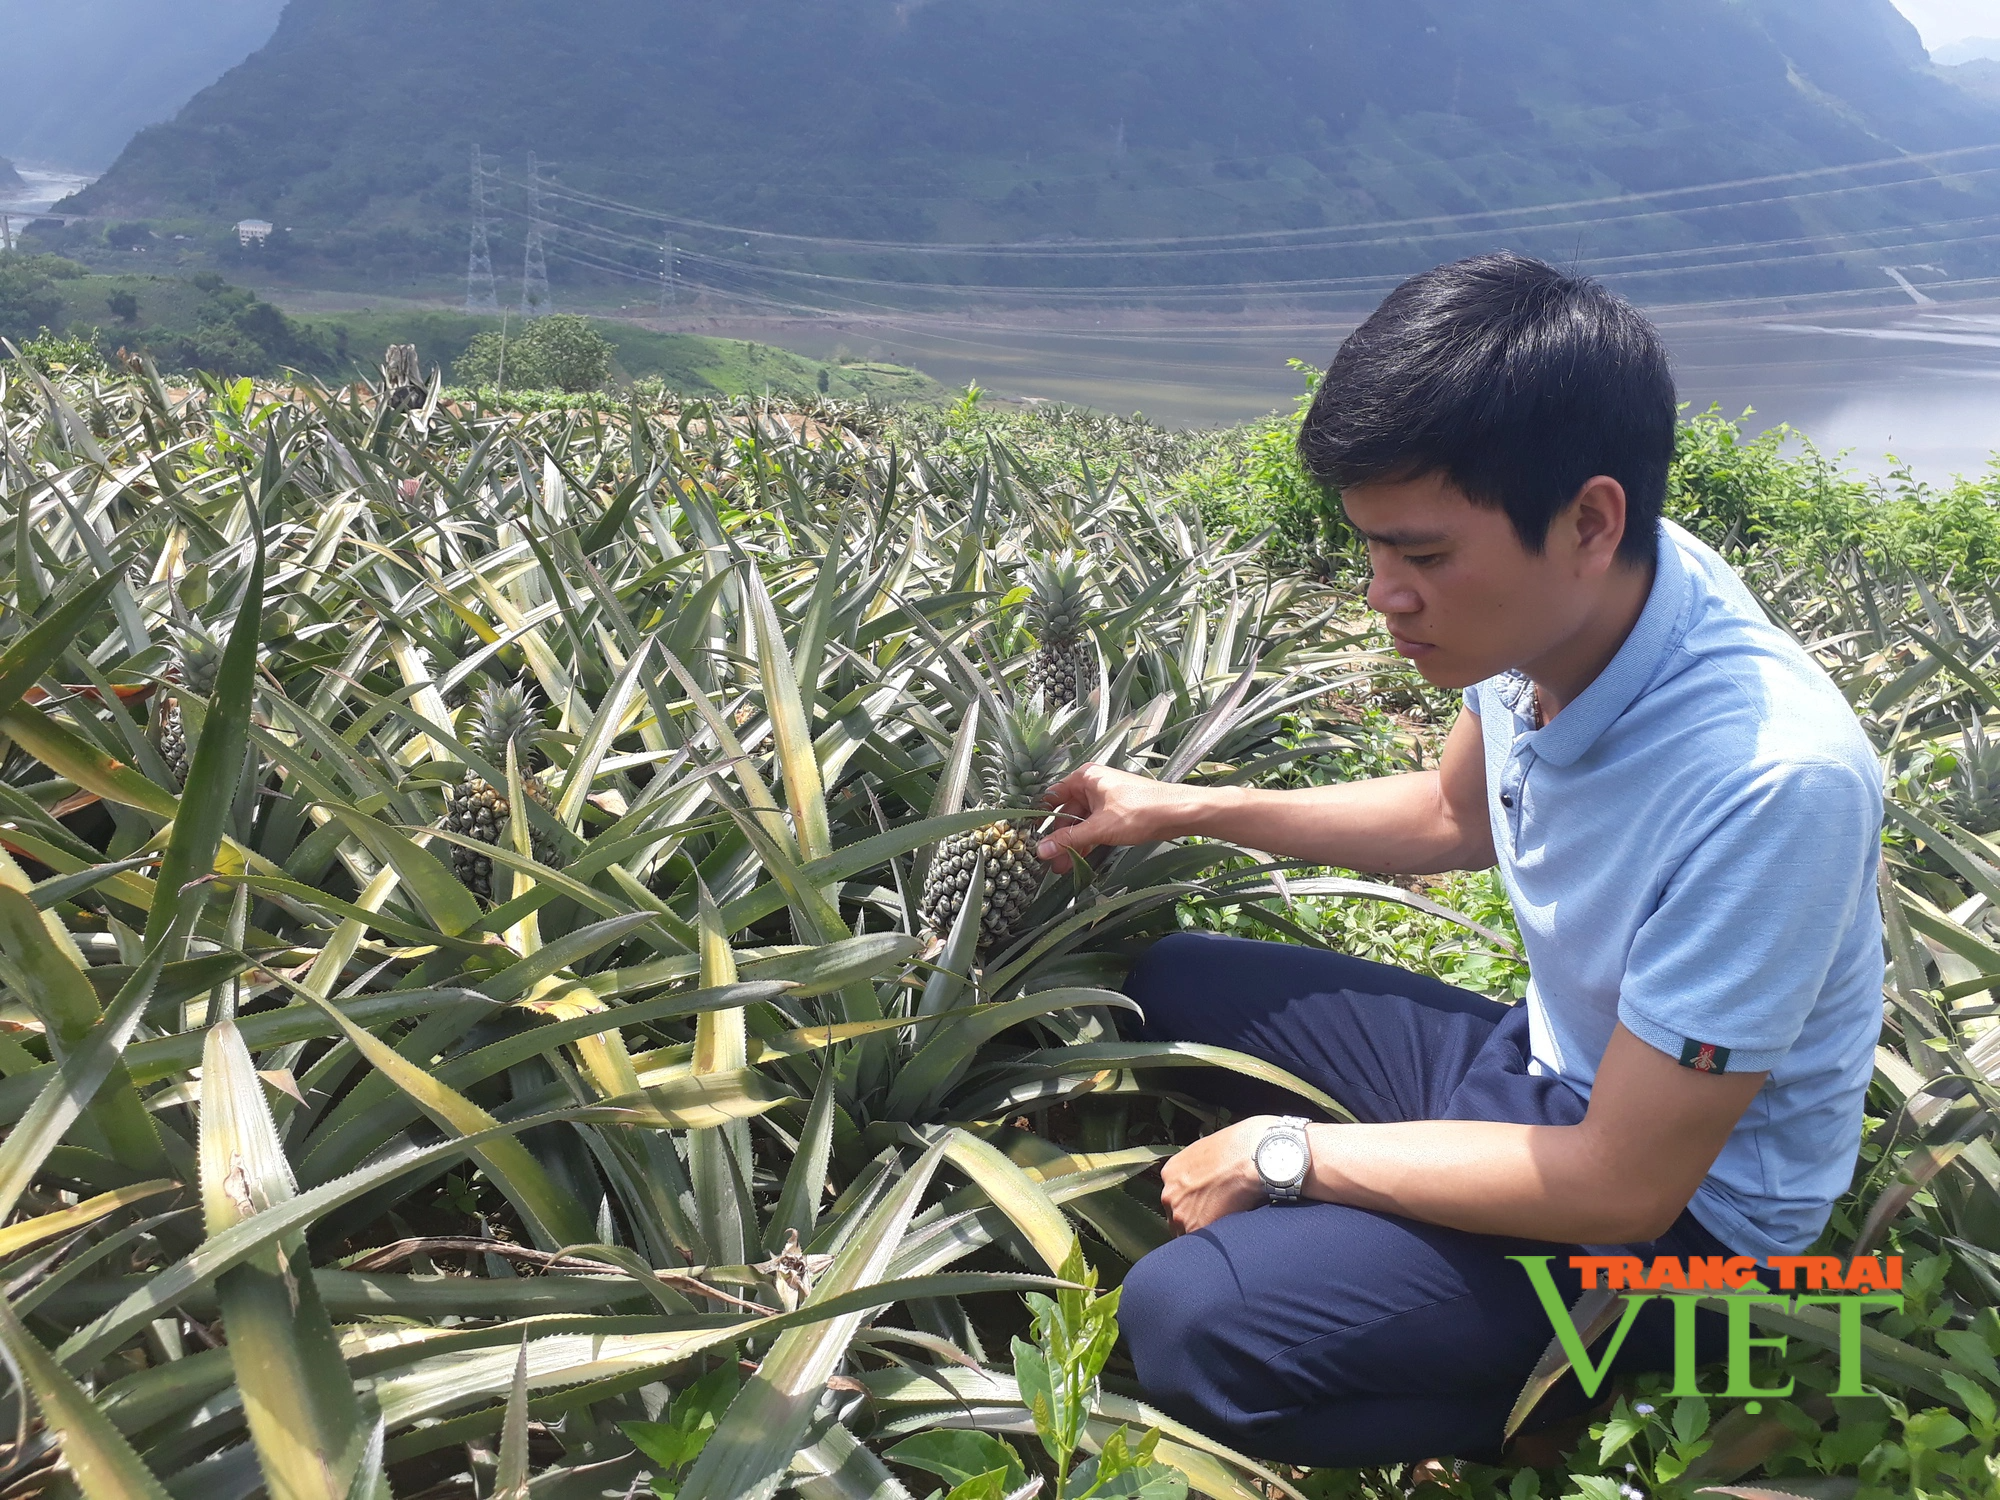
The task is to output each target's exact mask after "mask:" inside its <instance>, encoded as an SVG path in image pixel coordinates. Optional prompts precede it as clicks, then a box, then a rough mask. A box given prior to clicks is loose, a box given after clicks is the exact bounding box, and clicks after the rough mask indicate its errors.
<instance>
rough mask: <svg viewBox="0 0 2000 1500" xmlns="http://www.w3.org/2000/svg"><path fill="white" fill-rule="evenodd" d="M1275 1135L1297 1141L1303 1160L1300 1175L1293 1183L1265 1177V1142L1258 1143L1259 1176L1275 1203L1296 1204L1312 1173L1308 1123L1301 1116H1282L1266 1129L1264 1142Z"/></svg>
mask: <svg viewBox="0 0 2000 1500" xmlns="http://www.w3.org/2000/svg"><path fill="white" fill-rule="evenodd" d="M1274 1135H1289V1136H1292V1137H1294V1138H1296V1139H1297V1141H1298V1143H1299V1154H1300V1158H1301V1164H1300V1168H1299V1175H1298V1177H1297V1179H1296V1180H1294V1181H1291V1182H1273V1181H1272V1180H1271V1179H1270V1178H1269V1177H1267V1176H1265V1174H1264V1162H1263V1147H1264V1142H1263V1141H1259V1142H1258V1143H1257V1155H1256V1162H1257V1175H1258V1177H1259V1178H1261V1179H1262V1180H1263V1183H1264V1191H1265V1193H1266V1194H1267V1195H1268V1196H1269V1197H1270V1200H1271V1201H1272V1202H1273V1203H1296V1202H1298V1200H1299V1189H1301V1188H1302V1187H1304V1186H1305V1180H1306V1178H1307V1177H1308V1176H1310V1175H1311V1173H1312V1144H1311V1140H1310V1138H1309V1137H1308V1136H1307V1135H1306V1121H1305V1119H1304V1118H1303V1117H1301V1116H1299V1115H1281V1116H1279V1118H1278V1122H1277V1123H1276V1124H1275V1125H1271V1126H1269V1127H1267V1128H1266V1129H1265V1131H1264V1141H1268V1140H1270V1139H1271V1137H1272V1136H1274Z"/></svg>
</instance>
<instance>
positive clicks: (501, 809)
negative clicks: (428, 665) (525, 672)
mask: <svg viewBox="0 0 2000 1500" xmlns="http://www.w3.org/2000/svg"><path fill="white" fill-rule="evenodd" d="M472 716H473V722H472V741H471V743H472V748H473V749H474V750H475V751H477V752H478V753H479V754H480V755H481V756H482V757H484V758H485V760H486V761H487V763H488V764H489V765H492V766H494V767H496V768H502V767H505V766H506V764H507V746H508V745H509V744H510V743H511V744H512V745H513V747H514V755H515V758H516V760H517V761H518V762H519V764H520V768H521V790H522V791H523V792H524V793H526V794H527V796H528V797H529V798H531V799H532V800H533V801H536V802H539V803H540V804H541V805H542V806H543V807H547V806H548V805H549V799H548V794H547V792H546V791H545V790H544V789H543V787H542V781H541V778H540V777H539V776H535V775H532V774H530V773H531V770H532V768H533V764H534V758H535V754H536V751H537V749H538V747H539V746H540V744H541V740H542V723H541V720H540V718H539V717H537V715H536V713H535V704H534V700H533V698H532V696H531V694H530V693H529V691H528V690H527V689H525V688H523V687H521V686H520V685H519V684H514V685H511V686H504V687H503V686H502V685H501V684H499V683H497V682H491V681H488V682H484V683H482V684H481V685H480V687H479V689H478V691H477V692H475V693H474V694H473V700H472ZM512 816H513V809H512V807H510V806H509V805H508V801H507V788H506V786H505V785H504V784H503V785H500V786H495V785H494V784H493V783H492V782H490V781H488V780H487V779H486V778H485V777H484V776H481V775H480V774H479V773H478V772H477V771H467V772H466V773H465V777H464V779H463V780H461V781H460V782H459V783H458V785H457V786H455V787H453V788H452V791H451V796H450V798H449V799H448V800H447V802H446V805H445V822H444V826H445V827H446V828H448V829H450V830H451V831H452V832H453V833H459V834H464V835H465V836H466V837H467V838H472V839H477V840H478V841H479V842H480V843H482V844H495V845H498V844H506V845H508V846H509V847H512V845H513V838H514V835H513V829H512V827H511V821H512ZM529 846H530V849H531V852H532V853H533V855H534V858H535V859H536V860H537V861H538V862H540V863H541V864H545V865H548V866H550V867H551V868H553V867H554V865H555V863H556V848H555V844H554V842H553V841H552V840H551V839H550V838H549V837H548V835H547V834H545V833H542V832H541V831H540V830H539V829H531V830H530V833H529ZM451 867H452V871H453V873H454V874H456V875H457V876H458V878H459V879H460V880H461V881H463V882H464V883H465V885H466V888H467V889H469V890H470V891H471V892H472V893H473V894H474V895H475V896H483V897H485V898H486V899H487V900H489V901H490V900H493V899H495V897H494V889H493V877H494V871H493V861H492V860H491V859H490V858H489V857H488V856H486V855H484V854H480V853H478V852H476V851H474V850H471V849H468V848H466V847H465V846H463V845H462V844H453V845H452V846H451Z"/></svg>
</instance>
